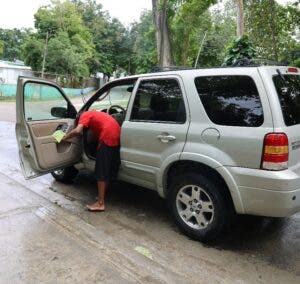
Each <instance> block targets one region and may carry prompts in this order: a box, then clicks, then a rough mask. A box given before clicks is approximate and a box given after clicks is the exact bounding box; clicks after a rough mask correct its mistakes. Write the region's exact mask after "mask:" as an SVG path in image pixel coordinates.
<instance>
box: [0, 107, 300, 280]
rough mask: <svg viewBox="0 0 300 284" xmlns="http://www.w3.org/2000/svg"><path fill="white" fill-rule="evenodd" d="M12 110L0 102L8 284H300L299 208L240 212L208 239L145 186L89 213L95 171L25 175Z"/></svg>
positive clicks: (125, 189) (1, 207) (111, 197)
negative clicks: (275, 214) (59, 178)
mask: <svg viewBox="0 0 300 284" xmlns="http://www.w3.org/2000/svg"><path fill="white" fill-rule="evenodd" d="M13 111H14V103H3V102H1V103H0V120H2V122H1V121H0V138H1V139H0V157H1V158H0V227H1V230H0V247H1V250H0V283H9V282H11V283H300V214H296V215H294V216H292V217H289V218H281V219H275V218H262V217H251V216H241V217H239V218H237V220H236V221H235V222H234V224H233V226H232V227H231V228H230V230H229V231H228V232H227V233H226V234H224V235H222V236H221V237H220V238H219V239H218V240H216V241H215V242H214V243H212V244H203V243H200V242H197V241H193V240H191V239H189V238H188V237H186V236H185V235H183V234H181V233H180V232H179V231H178V229H177V227H176V226H175V225H174V223H173V220H172V218H171V217H170V214H169V212H168V210H167V206H166V203H165V201H164V200H162V199H161V198H160V197H159V196H158V195H157V194H156V193H155V192H152V191H149V190H146V189H142V188H138V187H135V186H131V185H127V184H122V183H116V184H114V185H113V186H112V187H111V188H110V190H109V192H108V196H107V211H106V212H104V213H90V212H88V211H86V209H85V205H86V204H88V203H91V202H93V200H94V199H95V196H96V192H97V188H96V184H95V181H94V180H93V177H92V176H91V175H90V174H88V173H86V172H82V173H80V174H79V176H78V177H77V178H76V180H75V181H74V183H73V184H70V185H65V184H61V183H58V182H56V181H55V180H54V179H53V178H52V176H51V175H45V176H42V177H39V178H36V179H33V180H29V181H26V180H25V179H24V178H23V175H22V173H21V171H20V167H19V161H18V150H17V145H16V140H15V135H14V123H13V122H12V121H14V117H15V115H14V113H13ZM4 121H5V122H4Z"/></svg>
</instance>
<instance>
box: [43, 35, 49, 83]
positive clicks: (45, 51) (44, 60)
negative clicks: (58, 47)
mask: <svg viewBox="0 0 300 284" xmlns="http://www.w3.org/2000/svg"><path fill="white" fill-rule="evenodd" d="M48 37H49V33H48V31H47V33H46V43H45V47H44V55H43V65H42V78H44V70H45V62H46V56H47V48H48Z"/></svg>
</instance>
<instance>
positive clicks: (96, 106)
mask: <svg viewBox="0 0 300 284" xmlns="http://www.w3.org/2000/svg"><path fill="white" fill-rule="evenodd" d="M132 89H133V84H132V83H131V84H126V85H120V86H115V87H112V88H111V89H109V91H107V92H106V93H105V94H103V95H102V96H101V97H102V98H103V97H104V99H101V97H100V98H99V99H98V100H96V101H95V102H93V104H92V105H91V106H90V107H89V110H103V109H107V108H108V107H110V106H111V105H119V106H121V107H123V108H125V109H126V108H127V104H128V101H129V99H130V96H131V93H132Z"/></svg>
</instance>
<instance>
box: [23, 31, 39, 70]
mask: <svg viewBox="0 0 300 284" xmlns="http://www.w3.org/2000/svg"><path fill="white" fill-rule="evenodd" d="M22 49H23V51H22V53H23V59H24V61H25V64H26V65H29V66H30V67H31V68H32V70H35V71H39V70H41V67H42V60H43V50H44V42H43V41H42V40H40V39H38V38H37V37H36V36H35V35H31V36H30V37H29V38H28V39H27V40H26V42H25V43H24V45H23V46H22Z"/></svg>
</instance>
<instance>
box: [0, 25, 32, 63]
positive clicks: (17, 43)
mask: <svg viewBox="0 0 300 284" xmlns="http://www.w3.org/2000/svg"><path fill="white" fill-rule="evenodd" d="M29 34H30V31H29V30H28V29H21V30H20V29H12V30H9V29H0V41H1V42H2V53H1V50H0V58H2V59H4V60H9V61H14V60H15V59H22V55H21V52H22V48H21V46H22V44H23V43H24V42H25V41H26V39H27V38H28V36H29Z"/></svg>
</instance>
